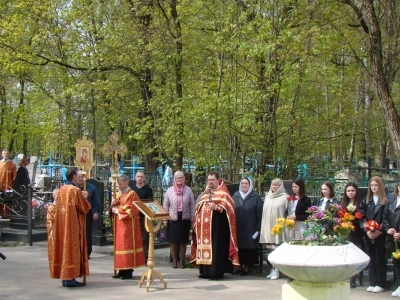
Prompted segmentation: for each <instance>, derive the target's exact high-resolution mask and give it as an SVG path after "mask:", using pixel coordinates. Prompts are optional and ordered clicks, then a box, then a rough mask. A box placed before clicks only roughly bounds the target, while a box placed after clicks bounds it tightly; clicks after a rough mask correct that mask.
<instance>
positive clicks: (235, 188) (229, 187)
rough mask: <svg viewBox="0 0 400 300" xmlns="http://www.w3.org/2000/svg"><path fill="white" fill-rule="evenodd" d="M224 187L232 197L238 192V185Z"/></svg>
mask: <svg viewBox="0 0 400 300" xmlns="http://www.w3.org/2000/svg"><path fill="white" fill-rule="evenodd" d="M226 187H227V188H228V191H229V194H231V197H232V196H233V194H234V193H236V192H237V191H238V190H239V183H232V184H227V185H226Z"/></svg>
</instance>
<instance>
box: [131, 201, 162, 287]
mask: <svg viewBox="0 0 400 300" xmlns="http://www.w3.org/2000/svg"><path fill="white" fill-rule="evenodd" d="M134 204H135V205H136V207H137V208H138V209H139V210H140V211H141V212H142V213H143V214H144V215H145V217H146V223H145V226H146V230H147V231H148V233H149V236H150V237H149V253H148V259H147V266H148V267H149V269H148V270H147V271H145V272H143V274H142V277H141V278H140V281H139V287H141V286H142V283H143V281H144V280H145V278H146V279H147V285H146V291H147V292H148V291H149V288H150V284H151V283H152V282H153V278H154V276H156V277H158V279H160V281H161V282H162V283H163V284H164V288H167V283H166V282H165V281H164V278H163V276H162V275H161V273H160V272H157V271H154V266H155V261H154V233H155V232H157V231H158V230H159V229H160V226H161V222H162V220H167V219H169V213H168V212H167V211H166V210H165V209H164V208H163V207H162V206H161V205H160V204H158V203H157V202H156V201H154V200H139V201H135V202H134ZM153 221H156V222H157V224H156V225H155V226H154V224H153Z"/></svg>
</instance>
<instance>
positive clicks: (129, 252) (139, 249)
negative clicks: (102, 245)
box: [115, 248, 143, 254]
mask: <svg viewBox="0 0 400 300" xmlns="http://www.w3.org/2000/svg"><path fill="white" fill-rule="evenodd" d="M140 251H143V248H138V249H133V250H124V251H115V254H132V253H138V252H140Z"/></svg>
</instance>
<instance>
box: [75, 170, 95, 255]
mask: <svg viewBox="0 0 400 300" xmlns="http://www.w3.org/2000/svg"><path fill="white" fill-rule="evenodd" d="M78 186H79V188H80V189H81V190H83V175H82V172H81V171H79V172H78ZM84 193H85V192H84ZM86 193H87V195H86ZM86 193H85V194H84V196H85V198H86V200H87V201H88V202H89V203H90V206H91V209H90V210H89V212H88V213H87V214H86V241H87V249H88V258H89V259H90V254H91V253H92V227H93V220H97V219H98V218H99V213H100V203H99V198H98V197H97V193H96V188H95V186H94V185H93V184H91V183H86Z"/></svg>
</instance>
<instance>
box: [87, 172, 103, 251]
mask: <svg viewBox="0 0 400 300" xmlns="http://www.w3.org/2000/svg"><path fill="white" fill-rule="evenodd" d="M86 182H87V183H90V184H93V185H94V187H95V189H96V194H97V198H98V199H99V204H100V214H99V218H98V219H97V220H93V223H92V243H93V245H95V246H105V245H106V244H107V236H105V235H104V233H103V231H102V230H101V228H102V226H103V217H104V210H106V209H108V207H104V205H105V203H104V198H105V197H104V196H105V195H104V194H105V193H104V183H103V182H102V181H99V180H96V179H88V180H87V181H86Z"/></svg>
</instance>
